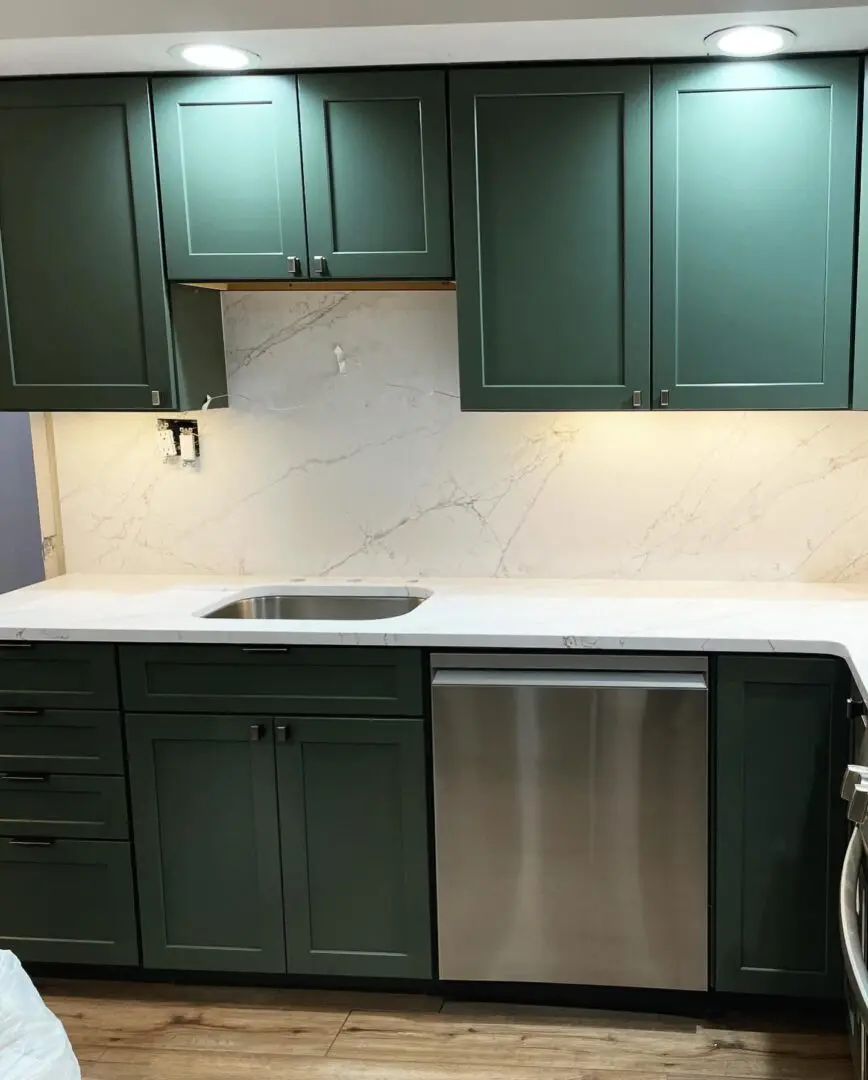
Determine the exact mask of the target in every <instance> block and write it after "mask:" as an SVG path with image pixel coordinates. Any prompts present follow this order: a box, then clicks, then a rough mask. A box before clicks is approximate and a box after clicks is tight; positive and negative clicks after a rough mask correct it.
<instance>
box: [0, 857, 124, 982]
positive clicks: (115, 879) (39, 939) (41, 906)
mask: <svg viewBox="0 0 868 1080" xmlns="http://www.w3.org/2000/svg"><path fill="white" fill-rule="evenodd" d="M0 948H2V949H11V950H12V951H13V952H14V953H15V954H16V955H17V956H19V957H20V958H21V960H24V961H25V962H26V961H48V962H54V963H63V964H138V963H139V945H138V935H137V932H136V915H135V902H134V899H133V873H132V864H131V859H130V845H129V844H123V843H111V842H108V843H107V842H104V841H100V840H56V841H54V842H53V843H51V842H49V843H46V842H44V841H39V840H0Z"/></svg>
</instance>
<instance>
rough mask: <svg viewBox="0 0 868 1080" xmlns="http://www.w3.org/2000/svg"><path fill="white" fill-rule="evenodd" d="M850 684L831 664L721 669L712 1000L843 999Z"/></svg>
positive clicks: (737, 662) (723, 662)
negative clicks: (841, 915) (729, 996)
mask: <svg viewBox="0 0 868 1080" xmlns="http://www.w3.org/2000/svg"><path fill="white" fill-rule="evenodd" d="M848 682H849V677H848V676H847V673H846V670H845V669H844V665H843V664H841V663H840V662H839V661H836V660H816V659H810V658H806V659H790V658H786V657H759V656H721V657H720V658H719V659H718V662H717V723H716V727H717V735H716V777H715V781H716V783H715V787H716V791H717V796H716V801H717V805H716V814H715V820H716V837H715V839H716V844H715V848H716V850H715V860H714V863H715V866H716V871H715V879H716V880H715V885H714V890H713V896H714V928H715V946H714V955H715V980H714V985H715V989H717V990H727V991H732V992H735V993H756V994H792V995H796V996H805V997H839V996H840V995H841V994H842V992H843V974H842V967H841V945H840V941H839V938H838V919H837V910H838V909H837V889H838V880H839V877H840V874H841V863H842V861H843V858H844V847H845V844H846V831H847V830H846V814H845V807H844V803H843V802H841V799H840V797H839V794H838V786H839V784H840V781H841V775H842V773H843V770H844V766H845V764H846V761H847V753H848V740H849V731H848V727H849V725H848V721H847V718H846V695H847V687H848Z"/></svg>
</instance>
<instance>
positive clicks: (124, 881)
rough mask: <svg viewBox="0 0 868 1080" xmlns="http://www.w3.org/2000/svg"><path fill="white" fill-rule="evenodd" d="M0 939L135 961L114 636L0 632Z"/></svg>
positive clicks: (36, 955)
mask: <svg viewBox="0 0 868 1080" xmlns="http://www.w3.org/2000/svg"><path fill="white" fill-rule="evenodd" d="M0 948H8V949H11V950H12V951H13V952H15V953H16V954H17V955H18V956H20V957H21V959H23V960H31V961H39V960H50V961H54V962H58V961H60V962H67V963H93V964H138V962H139V947H138V935H137V930H136V916H135V901H134V888H133V874H132V859H131V851H130V838H129V817H128V811H127V793H126V780H125V776H124V754H123V743H122V735H121V717H120V712H119V696H118V679H117V668H116V661H115V650H114V648H113V646H111V645H91V644H77V643H69V642H64V643H58V644H54V643H48V642H46V643H42V642H33V643H30V642H0Z"/></svg>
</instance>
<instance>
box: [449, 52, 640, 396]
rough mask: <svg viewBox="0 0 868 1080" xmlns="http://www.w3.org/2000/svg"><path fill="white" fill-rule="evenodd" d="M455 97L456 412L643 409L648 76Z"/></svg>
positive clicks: (630, 73)
mask: <svg viewBox="0 0 868 1080" xmlns="http://www.w3.org/2000/svg"><path fill="white" fill-rule="evenodd" d="M450 87H451V98H450V100H451V115H452V155H453V158H452V163H453V184H454V200H455V260H456V278H457V281H458V336H459V350H460V369H461V404H462V407H463V408H465V409H523V410H534V409H621V408H633V407H634V392H635V391H638V393H639V402H640V406H641V407H647V406H648V390H649V386H650V373H649V367H650V365H649V349H650V339H649V335H650V326H649V288H650V234H649V219H650V175H649V173H650V170H649V153H650V150H649V138H650V109H649V69H648V68H647V67H632V66H627V67H617V68H615V67H613V68H605V67H586V68H570V67H564V68H557V67H553V68H544V69H524V70H523V69H509V70H499V71H498V70H488V71H474V70H466V71H456V72H453V73H452V75H451V81H450Z"/></svg>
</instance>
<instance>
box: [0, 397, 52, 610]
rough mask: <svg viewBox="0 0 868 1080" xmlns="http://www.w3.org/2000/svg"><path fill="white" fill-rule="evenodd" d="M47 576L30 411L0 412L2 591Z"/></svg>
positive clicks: (0, 584) (0, 550)
mask: <svg viewBox="0 0 868 1080" xmlns="http://www.w3.org/2000/svg"><path fill="white" fill-rule="evenodd" d="M44 576H45V574H44V570H43V564H42V536H41V533H40V529H39V507H38V504H37V501H36V475H35V472H34V469H33V447H32V444H31V441H30V419H29V417H28V415H27V413H0V592H8V591H9V590H10V589H18V588H21V586H23V585H32V584H33V582H34V581H41V580H42V579H43V577H44Z"/></svg>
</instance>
